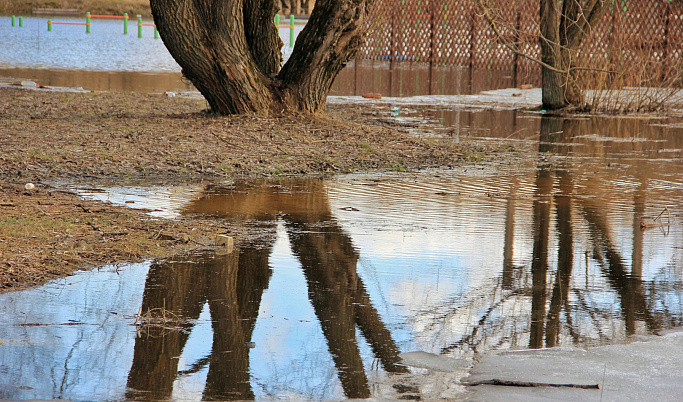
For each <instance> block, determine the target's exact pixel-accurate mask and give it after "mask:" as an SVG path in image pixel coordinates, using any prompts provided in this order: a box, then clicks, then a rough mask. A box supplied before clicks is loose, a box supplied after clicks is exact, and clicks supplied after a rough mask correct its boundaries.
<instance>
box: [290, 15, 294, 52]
mask: <svg viewBox="0 0 683 402" xmlns="http://www.w3.org/2000/svg"><path fill="white" fill-rule="evenodd" d="M289 47H294V14H290V15H289Z"/></svg>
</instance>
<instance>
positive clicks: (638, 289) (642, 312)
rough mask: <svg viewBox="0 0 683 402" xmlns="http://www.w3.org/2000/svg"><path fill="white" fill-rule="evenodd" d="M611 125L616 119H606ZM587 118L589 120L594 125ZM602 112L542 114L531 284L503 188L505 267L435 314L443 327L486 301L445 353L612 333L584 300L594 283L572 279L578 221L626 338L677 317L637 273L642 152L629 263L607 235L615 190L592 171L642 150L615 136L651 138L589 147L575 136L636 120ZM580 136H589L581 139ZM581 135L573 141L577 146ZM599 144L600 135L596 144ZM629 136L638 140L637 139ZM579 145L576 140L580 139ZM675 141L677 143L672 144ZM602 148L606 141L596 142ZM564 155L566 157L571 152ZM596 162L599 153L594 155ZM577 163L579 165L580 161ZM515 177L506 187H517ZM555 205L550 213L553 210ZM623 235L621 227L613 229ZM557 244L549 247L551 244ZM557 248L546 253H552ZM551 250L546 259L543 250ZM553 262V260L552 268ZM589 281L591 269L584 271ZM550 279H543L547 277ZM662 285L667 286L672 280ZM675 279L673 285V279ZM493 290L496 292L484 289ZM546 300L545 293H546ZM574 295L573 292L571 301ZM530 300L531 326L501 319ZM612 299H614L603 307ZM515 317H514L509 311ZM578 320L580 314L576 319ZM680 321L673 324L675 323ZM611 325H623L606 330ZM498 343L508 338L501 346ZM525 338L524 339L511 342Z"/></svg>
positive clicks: (606, 315) (643, 196) (628, 131)
mask: <svg viewBox="0 0 683 402" xmlns="http://www.w3.org/2000/svg"><path fill="white" fill-rule="evenodd" d="M612 123H614V121H612ZM590 124H594V126H593V127H592V128H591V126H590ZM601 124H603V121H602V120H591V119H582V120H579V119H564V118H559V117H550V116H543V117H542V119H541V124H540V133H539V145H538V151H539V162H538V164H537V168H536V175H535V180H534V186H533V187H534V194H533V202H532V205H531V237H532V256H531V262H530V283H528V282H525V280H526V278H525V277H524V276H523V274H522V273H521V271H523V269H521V268H523V267H521V268H520V267H516V266H515V265H514V264H513V260H514V247H513V243H514V231H515V215H516V214H515V212H516V205H515V199H514V196H512V194H514V193H515V189H514V188H513V189H512V190H511V191H510V194H511V196H510V198H508V200H507V207H506V214H505V226H504V230H505V236H504V248H503V270H502V275H501V277H500V280H499V282H498V283H497V285H495V286H496V288H495V289H492V291H491V289H489V290H488V291H487V290H484V291H483V292H484V293H485V295H484V296H480V297H476V296H474V297H473V298H472V299H471V302H470V303H471V305H463V306H458V307H457V308H455V309H453V310H452V311H451V312H450V313H444V314H443V315H442V323H441V325H443V326H447V325H448V324H447V322H448V321H450V320H454V321H456V322H458V321H459V320H461V318H457V317H461V316H463V315H469V314H471V311H477V310H478V309H481V308H482V304H481V303H485V301H486V300H487V301H488V302H489V303H490V306H489V307H488V308H486V309H485V310H484V311H483V314H481V315H480V316H479V319H478V321H477V322H476V324H475V325H473V326H472V327H471V329H470V330H469V331H468V332H467V333H465V334H462V335H460V339H458V340H457V341H455V342H452V343H451V344H450V345H447V346H445V347H443V348H442V353H444V354H445V353H453V352H456V351H459V352H461V353H462V352H465V351H467V350H469V351H474V352H476V351H478V350H484V349H491V348H498V347H510V346H513V347H514V346H516V345H518V344H516V342H517V341H518V340H520V339H524V336H525V335H527V336H528V344H527V346H528V347H529V348H541V347H554V346H557V345H559V344H560V343H562V339H561V337H562V334H563V333H564V334H565V336H567V337H568V339H569V340H570V341H571V342H573V343H574V344H577V345H578V344H583V343H585V342H586V341H587V340H589V339H590V336H591V335H590V334H589V332H590V331H596V332H597V334H598V336H599V338H600V340H601V341H603V342H606V341H609V340H610V339H609V336H608V335H606V334H605V333H604V332H603V325H604V323H605V322H609V320H610V319H611V312H610V311H606V310H603V309H601V307H598V306H596V305H595V304H594V303H592V302H591V301H590V298H591V290H589V289H588V285H586V289H581V288H580V287H579V286H576V285H573V284H572V280H571V279H572V276H573V275H574V272H573V269H574V268H575V264H576V263H577V261H575V259H576V258H575V255H576V254H575V253H576V251H575V245H576V244H577V239H575V228H576V227H580V228H583V227H585V228H586V230H585V233H586V234H587V235H588V239H583V238H582V239H580V240H579V241H578V243H580V242H581V241H586V240H587V242H588V244H585V245H583V246H584V247H586V251H585V256H586V261H585V264H586V270H588V265H589V260H592V261H593V262H594V263H595V264H597V266H598V267H599V269H600V273H601V274H602V276H603V277H604V278H605V279H606V282H607V285H608V286H609V287H610V288H611V289H612V290H613V291H614V293H615V294H616V295H617V297H618V306H619V308H620V317H619V320H620V321H621V322H622V323H623V324H622V325H623V331H624V332H625V334H626V335H627V336H629V335H633V334H635V333H636V329H637V328H638V321H642V322H643V323H644V324H645V329H646V330H647V332H648V333H651V334H656V333H658V331H659V330H660V329H661V328H662V327H665V326H666V327H670V326H675V325H680V311H678V310H677V309H676V308H674V309H673V310H670V309H668V308H667V307H666V306H664V307H663V309H662V306H661V305H658V303H665V299H666V297H662V296H661V295H659V294H658V292H659V291H666V290H664V289H659V288H658V287H657V286H656V284H655V283H651V284H648V283H646V282H644V281H643V278H642V272H643V243H644V241H643V237H644V233H643V230H642V228H641V227H640V225H639V222H640V219H641V218H642V217H643V216H644V212H645V204H646V202H647V182H648V180H652V179H650V177H651V175H653V172H651V171H647V169H648V167H649V166H648V165H647V164H648V163H649V160H647V159H642V160H640V161H636V162H634V163H635V164H637V168H635V170H636V173H635V174H636V180H637V181H638V183H639V185H638V186H637V188H636V190H635V191H634V193H633V196H632V197H633V206H634V207H633V215H632V219H633V225H632V227H633V230H632V236H631V237H632V244H631V261H627V259H626V258H625V257H624V256H623V255H622V253H621V252H620V251H619V248H618V247H617V241H616V240H615V239H614V237H615V236H614V235H613V234H612V233H611V230H610V229H611V228H610V224H609V215H610V212H613V211H611V210H610V209H611V205H610V201H609V200H610V199H611V198H613V197H614V195H613V194H609V195H607V194H606V189H605V182H604V181H603V180H609V176H608V177H601V176H597V175H596V173H597V172H595V171H592V172H586V170H588V169H595V167H596V166H598V162H597V161H600V160H601V159H603V158H604V159H607V160H606V161H605V162H604V164H605V165H606V166H607V167H609V160H608V158H609V157H614V156H615V155H617V156H618V155H619V152H621V151H623V152H624V153H627V152H639V153H644V152H645V150H644V149H642V150H637V149H636V150H635V151H634V150H633V149H631V148H627V149H626V150H623V149H621V148H623V145H621V144H622V143H626V144H628V146H629V147H639V146H640V147H643V148H645V147H647V146H648V145H647V144H649V143H650V142H649V141H652V142H653V143H654V140H655V138H650V137H647V134H645V135H646V137H645V138H646V139H647V140H648V141H640V142H636V143H634V142H633V141H629V142H625V141H624V142H620V141H615V142H614V143H613V145H611V147H612V148H617V150H616V152H615V151H612V152H615V153H614V154H612V155H610V153H609V152H610V151H609V150H606V149H604V148H606V146H605V145H604V143H603V144H601V145H597V146H595V148H594V145H593V144H591V145H589V144H586V143H580V142H581V141H582V139H581V138H585V137H586V136H585V133H586V132H592V131H588V130H597V131H598V133H600V132H601V130H603V131H604V132H606V133H609V135H611V136H614V137H617V138H618V137H626V138H629V137H632V136H634V135H636V136H637V135H638V133H637V132H636V133H634V132H633V131H635V130H633V127H628V126H619V127H617V128H616V129H615V128H614V127H609V126H607V127H601ZM583 141H586V140H585V139H584V140H583ZM579 143H580V144H579ZM598 144H600V143H598ZM634 144H635V145H634ZM577 145H581V146H580V147H579V146H577ZM669 146H672V147H673V148H676V146H675V145H674V144H671V145H669ZM601 147H603V148H601ZM548 155H555V156H560V157H561V158H560V159H559V161H556V162H555V163H548V158H547V156H548ZM568 156H570V157H568ZM584 156H588V157H590V158H591V159H592V162H591V164H587V166H586V167H585V168H584V167H582V166H581V163H582V162H581V158H582V157H584ZM596 160H597V161H596ZM577 166H578V167H577ZM577 180H580V181H582V183H581V189H580V190H578V191H577V189H576V188H575V187H576V185H575V182H576V181H577ZM515 183H516V182H514V181H513V187H514V186H515V185H516V184H515ZM553 212H554V214H553ZM553 222H554V223H555V225H556V229H555V231H554V233H555V236H556V239H555V241H556V243H554V239H553V238H552V236H551V234H550V233H551V226H552V223H553ZM620 235H623V234H620ZM555 244H556V246H555ZM551 249H552V250H553V251H554V252H556V253H557V254H556V255H554V256H553V255H550V253H551V251H550V250H551ZM549 257H553V258H549ZM550 260H553V261H554V262H555V264H556V266H555V267H550V266H549V261H550ZM586 275H587V276H586V280H588V274H587V273H586ZM549 281H550V284H549ZM670 286H671V285H669V286H668V287H670ZM673 286H674V287H675V286H676V285H673ZM491 295H493V296H491ZM548 298H549V300H548ZM572 298H573V300H570V299H572ZM524 300H529V302H530V311H529V312H528V314H529V315H528V317H529V319H528V326H524V325H521V326H519V325H517V324H516V323H512V324H511V323H509V322H507V323H506V320H509V319H510V318H511V316H512V317H520V316H522V315H524V313H523V312H522V311H518V310H514V309H519V308H520V307H519V305H520V304H519V303H518V302H519V301H524ZM610 307H611V306H610ZM585 317H590V320H592V325H586V322H585V321H586V320H585ZM515 320H516V319H515ZM579 321H581V322H579ZM676 323H678V324H676ZM613 330H615V331H616V332H620V331H621V329H619V328H613ZM503 345H505V346H503ZM518 346H523V345H518Z"/></svg>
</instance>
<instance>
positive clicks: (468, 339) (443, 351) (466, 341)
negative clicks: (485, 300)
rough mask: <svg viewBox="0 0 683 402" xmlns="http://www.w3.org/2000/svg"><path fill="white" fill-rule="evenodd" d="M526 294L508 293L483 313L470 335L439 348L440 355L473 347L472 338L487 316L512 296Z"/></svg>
mask: <svg viewBox="0 0 683 402" xmlns="http://www.w3.org/2000/svg"><path fill="white" fill-rule="evenodd" d="M526 293H528V292H525V291H524V290H520V289H518V290H515V291H513V292H510V293H509V294H508V295H507V296H505V297H502V298H501V299H500V300H498V301H497V302H496V303H494V304H493V305H492V306H491V307H489V308H488V309H487V310H486V312H485V313H484V315H483V316H482V317H481V318H480V319H479V322H478V323H477V325H476V326H475V327H474V328H473V329H472V333H471V334H469V335H467V336H465V337H464V338H462V339H460V340H459V341H457V342H454V343H452V344H450V345H448V346H445V347H443V348H441V354H442V355H443V354H446V353H448V352H450V351H451V350H453V349H456V348H458V347H460V346H461V345H463V344H469V345H470V346H473V345H472V344H471V342H472V339H474V337H475V336H477V333H478V332H479V328H481V327H483V326H484V324H486V321H487V320H488V318H489V316H490V315H491V313H493V311H495V310H496V309H497V308H498V307H499V306H500V305H501V304H503V303H505V302H506V301H508V299H510V298H511V297H514V296H522V295H524V294H526Z"/></svg>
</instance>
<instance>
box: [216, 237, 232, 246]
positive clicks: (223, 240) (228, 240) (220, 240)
mask: <svg viewBox="0 0 683 402" xmlns="http://www.w3.org/2000/svg"><path fill="white" fill-rule="evenodd" d="M234 244H235V239H233V238H232V236H228V235H222V234H219V235H216V245H217V246H232V245H234Z"/></svg>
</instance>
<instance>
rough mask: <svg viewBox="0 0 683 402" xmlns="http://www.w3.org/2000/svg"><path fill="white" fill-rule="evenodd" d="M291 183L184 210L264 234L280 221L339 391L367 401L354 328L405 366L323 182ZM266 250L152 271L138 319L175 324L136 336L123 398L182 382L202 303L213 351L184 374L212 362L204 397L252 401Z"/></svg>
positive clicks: (248, 249)
mask: <svg viewBox="0 0 683 402" xmlns="http://www.w3.org/2000/svg"><path fill="white" fill-rule="evenodd" d="M290 184H292V185H293V187H294V188H287V189H283V188H281V187H279V186H273V185H269V183H266V182H262V183H252V184H251V185H249V186H246V185H245V187H239V188H232V189H230V190H229V191H228V192H227V193H226V194H229V195H228V196H226V194H221V193H220V190H217V191H216V192H214V193H212V194H210V195H207V196H205V197H203V198H201V199H199V200H196V201H195V202H194V203H193V204H192V205H190V206H189V209H190V210H191V211H192V212H195V213H210V214H213V215H218V216H221V215H226V216H233V217H234V216H239V217H240V219H244V220H262V221H265V222H267V223H266V224H265V225H264V226H262V228H264V229H269V230H271V231H274V230H275V226H274V221H273V217H274V216H275V215H278V216H279V217H280V218H281V219H282V220H283V221H284V222H285V226H286V228H287V231H288V233H289V238H290V242H291V247H292V250H293V252H294V254H295V255H296V256H297V257H298V259H299V261H300V263H301V266H302V268H303V272H304V276H305V278H306V281H307V284H308V294H309V298H310V301H311V303H312V305H313V308H314V310H315V314H316V316H317V317H318V320H319V322H320V324H321V327H322V332H323V334H324V336H325V338H326V340H327V345H328V349H329V352H330V354H331V355H332V358H333V360H334V363H335V366H336V368H337V372H338V376H339V380H340V382H341V384H342V388H343V390H344V393H345V395H346V397H348V398H367V397H369V396H370V387H369V385H368V379H367V377H366V374H365V371H364V368H363V362H362V360H361V357H360V351H359V347H358V344H357V341H356V328H358V329H359V330H360V331H361V333H362V334H363V336H364V337H365V338H366V340H367V341H368V343H369V344H370V345H371V347H372V350H373V352H374V354H375V356H376V357H377V358H378V359H380V361H381V363H382V366H383V367H384V369H385V370H386V371H387V372H394V373H401V372H406V371H407V368H406V367H405V366H401V365H399V364H398V363H399V362H400V358H399V357H398V353H399V351H398V348H397V347H396V344H395V342H394V341H393V339H392V336H391V333H390V332H389V331H388V330H387V328H386V327H385V326H384V324H383V323H382V321H381V319H380V316H379V314H378V313H377V311H376V310H375V308H374V307H373V306H372V304H371V303H370V297H369V296H368V294H367V292H366V290H365V286H364V284H363V282H362V280H361V279H360V277H359V276H358V275H357V273H356V265H357V263H358V258H359V256H358V253H357V251H356V250H355V249H354V247H353V245H352V243H351V240H350V238H349V237H348V236H347V235H346V234H345V233H344V232H343V231H342V230H341V228H340V227H339V226H338V225H337V224H336V223H335V222H334V219H333V218H332V214H331V212H330V207H329V203H328V201H327V198H326V197H325V191H324V188H323V187H322V181H321V180H303V181H299V182H294V183H290ZM271 248H272V243H270V244H266V245H265V246H264V245H261V246H259V247H256V246H248V245H247V246H243V247H241V248H239V249H236V250H235V251H233V252H232V253H230V254H227V255H200V256H187V257H186V258H185V259H186V260H187V261H183V262H163V263H156V264H153V265H152V266H151V268H150V271H149V274H148V278H147V283H146V286H145V292H144V296H143V302H142V310H141V311H142V312H143V314H144V313H145V312H147V311H159V309H163V311H164V313H165V314H166V315H167V316H169V317H180V319H179V322H178V323H177V324H178V328H169V326H166V328H164V327H154V326H151V327H149V326H148V327H146V328H144V331H143V332H142V333H141V334H140V336H138V338H137V339H136V342H135V351H134V358H133V364H132V367H131V370H130V373H129V377H128V389H129V391H128V394H127V397H128V398H130V399H147V400H159V399H168V398H170V397H171V394H172V391H173V383H174V381H175V379H176V377H177V376H178V362H179V359H178V358H179V356H180V355H181V354H182V351H183V348H184V346H185V344H186V342H187V339H188V337H189V334H190V332H191V331H192V327H193V325H192V322H193V320H196V319H197V318H198V317H199V315H200V313H201V310H202V307H203V306H204V304H205V303H208V305H209V310H210V314H211V323H212V329H213V343H212V349H211V354H210V356H209V357H208V358H206V359H202V360H201V361H199V362H197V363H196V364H195V365H194V366H193V368H192V369H191V370H190V371H198V370H200V369H202V368H203V367H205V366H206V365H208V375H207V379H206V384H205V388H204V392H203V398H204V399H207V400H243V399H253V398H254V393H253V391H252V389H251V384H250V372H249V347H248V343H249V342H250V340H251V336H252V332H253V330H254V326H255V324H256V319H257V317H258V312H259V307H260V304H261V297H262V295H263V292H264V290H265V289H266V288H267V287H268V283H269V279H270V277H271V273H272V272H271V269H270V267H269V263H268V258H269V255H270V252H271Z"/></svg>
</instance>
